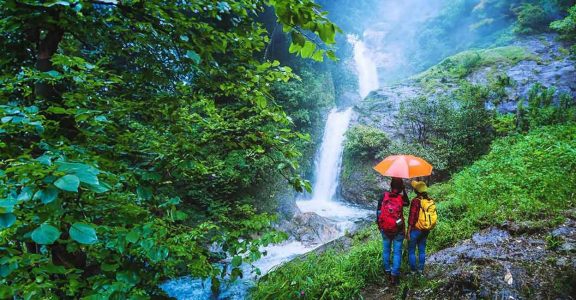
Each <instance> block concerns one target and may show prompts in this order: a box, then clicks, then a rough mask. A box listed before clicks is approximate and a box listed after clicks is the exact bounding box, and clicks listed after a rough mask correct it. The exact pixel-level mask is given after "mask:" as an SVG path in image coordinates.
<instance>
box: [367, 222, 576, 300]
mask: <svg viewBox="0 0 576 300" xmlns="http://www.w3.org/2000/svg"><path fill="white" fill-rule="evenodd" d="M567 216H568V218H567V219H566V221H565V222H564V223H563V224H561V225H559V226H554V227H552V228H548V229H545V228H541V227H530V225H529V224H513V223H507V224H502V225H501V226H499V227H491V228H488V229H486V230H483V231H481V232H478V233H476V234H474V235H473V237H472V238H471V239H468V240H465V241H462V242H461V243H459V244H458V245H456V246H454V247H451V248H447V249H444V250H441V251H439V252H437V253H434V254H432V255H430V256H429V259H428V261H427V271H426V273H425V276H424V277H421V278H420V279H419V280H420V283H418V284H417V285H418V286H420V288H411V284H413V285H416V284H414V282H412V283H411V284H403V285H401V286H400V287H398V288H391V287H388V285H387V282H386V280H385V279H383V280H382V283H380V284H376V285H371V286H369V287H367V288H366V289H365V290H364V291H363V296H364V299H398V298H400V299H402V298H403V299H510V300H512V299H576V214H575V211H571V212H570V213H568V214H567ZM532 225H534V224H532ZM404 279H406V276H404ZM423 286H425V288H422V287H423Z"/></svg>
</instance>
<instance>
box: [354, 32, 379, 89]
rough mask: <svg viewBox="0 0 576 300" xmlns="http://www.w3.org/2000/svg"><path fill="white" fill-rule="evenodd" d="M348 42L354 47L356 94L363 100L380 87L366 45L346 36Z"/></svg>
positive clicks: (374, 65) (374, 66) (355, 38)
mask: <svg viewBox="0 0 576 300" xmlns="http://www.w3.org/2000/svg"><path fill="white" fill-rule="evenodd" d="M348 42H349V43H350V44H352V46H353V47H354V62H355V63H356V71H357V72H358V86H359V90H358V92H359V93H360V96H362V98H364V97H366V96H368V94H369V93H370V92H371V91H374V90H377V89H378V87H379V86H380V84H379V82H378V72H377V71H376V64H375V63H374V61H373V60H372V59H371V57H370V53H369V52H368V49H367V48H366V45H365V44H364V42H362V41H361V40H360V39H358V37H356V36H354V35H348Z"/></svg>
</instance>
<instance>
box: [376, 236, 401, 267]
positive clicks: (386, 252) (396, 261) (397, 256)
mask: <svg viewBox="0 0 576 300" xmlns="http://www.w3.org/2000/svg"><path fill="white" fill-rule="evenodd" d="M380 233H381V234H382V265H383V266H384V271H386V272H390V273H392V276H400V262H401V261H402V242H403V241H404V234H402V233H399V234H397V235H396V236H395V237H394V238H393V239H390V238H388V236H387V235H386V234H385V233H384V231H380ZM392 244H394V253H393V255H394V257H393V258H392V270H390V250H391V246H392Z"/></svg>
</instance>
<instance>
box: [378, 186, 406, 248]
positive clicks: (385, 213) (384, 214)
mask: <svg viewBox="0 0 576 300" xmlns="http://www.w3.org/2000/svg"><path fill="white" fill-rule="evenodd" d="M378 228H380V230H383V231H384V233H385V234H386V235H388V236H389V237H393V236H395V235H396V234H398V233H400V232H404V215H403V214H402V194H392V193H391V192H388V191H387V192H384V198H382V206H381V207H380V215H379V216H378Z"/></svg>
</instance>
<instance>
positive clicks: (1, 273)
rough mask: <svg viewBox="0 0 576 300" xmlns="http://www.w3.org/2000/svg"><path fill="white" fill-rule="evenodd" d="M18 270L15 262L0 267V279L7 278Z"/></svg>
mask: <svg viewBox="0 0 576 300" xmlns="http://www.w3.org/2000/svg"><path fill="white" fill-rule="evenodd" d="M16 269H18V263H17V262H11V263H9V264H3V265H0V277H7V276H8V275H10V273H12V272H13V271H14V270H16Z"/></svg>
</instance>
